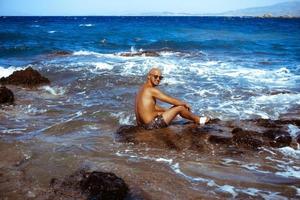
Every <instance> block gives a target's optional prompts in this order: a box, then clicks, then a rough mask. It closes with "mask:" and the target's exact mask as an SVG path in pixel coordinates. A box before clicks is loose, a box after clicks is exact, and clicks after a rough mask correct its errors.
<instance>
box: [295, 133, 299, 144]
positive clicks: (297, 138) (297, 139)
mask: <svg viewBox="0 0 300 200" xmlns="http://www.w3.org/2000/svg"><path fill="white" fill-rule="evenodd" d="M296 141H297V143H298V144H300V133H298V135H297V137H296Z"/></svg>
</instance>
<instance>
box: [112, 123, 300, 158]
mask: <svg viewBox="0 0 300 200" xmlns="http://www.w3.org/2000/svg"><path fill="white" fill-rule="evenodd" d="M295 121H297V120H289V122H293V124H294V122H295ZM288 124H289V123H287V121H280V120H277V121H272V120H263V119H262V120H242V121H227V122H225V121H220V120H211V121H210V122H209V123H208V124H206V125H205V126H198V125H195V124H185V125H183V124H179V125H178V124H173V125H171V126H169V127H167V128H163V129H156V130H150V131H147V130H144V129H143V128H141V127H136V126H121V127H120V128H119V129H118V130H117V132H116V135H117V139H118V140H119V141H120V142H130V143H133V144H146V145H148V146H151V147H155V148H162V149H171V150H172V149H173V150H177V151H182V150H185V149H190V150H195V151H198V152H210V151H212V150H218V149H219V147H222V148H223V150H225V151H226V150H229V151H230V149H245V150H246V149H249V150H257V149H259V148H260V147H264V146H265V147H276V148H280V147H285V146H289V145H291V142H292V137H291V136H290V135H289V133H288V132H287V131H285V130H286V127H287V125H288ZM299 137H300V136H299ZM299 137H298V138H297V139H296V140H298V142H299V140H300V139H299ZM224 148H225V149H224ZM220 152H221V151H220Z"/></svg>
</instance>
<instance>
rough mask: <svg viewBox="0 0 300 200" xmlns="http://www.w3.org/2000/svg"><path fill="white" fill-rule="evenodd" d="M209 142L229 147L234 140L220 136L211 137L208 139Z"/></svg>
mask: <svg viewBox="0 0 300 200" xmlns="http://www.w3.org/2000/svg"><path fill="white" fill-rule="evenodd" d="M208 141H209V142H210V143H215V144H227V145H230V144H232V138H230V137H224V136H219V135H211V136H210V137H209V138H208Z"/></svg>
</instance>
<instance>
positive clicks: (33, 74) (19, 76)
mask: <svg viewBox="0 0 300 200" xmlns="http://www.w3.org/2000/svg"><path fill="white" fill-rule="evenodd" d="M0 83H1V84H3V85H22V86H26V87H35V86H38V85H45V84H50V81H49V79H47V78H45V77H43V76H42V75H41V74H40V73H39V72H38V71H37V70H34V69H32V68H31V67H28V68H26V69H25V70H19V71H15V72H14V73H13V74H12V75H10V76H9V77H7V78H1V79H0Z"/></svg>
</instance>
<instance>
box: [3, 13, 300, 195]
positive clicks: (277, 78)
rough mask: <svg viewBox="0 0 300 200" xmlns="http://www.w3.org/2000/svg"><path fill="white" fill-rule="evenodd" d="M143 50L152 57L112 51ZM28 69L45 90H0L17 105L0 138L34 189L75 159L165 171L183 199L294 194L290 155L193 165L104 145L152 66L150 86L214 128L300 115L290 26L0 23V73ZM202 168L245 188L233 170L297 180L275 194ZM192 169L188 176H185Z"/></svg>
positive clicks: (295, 42)
mask: <svg viewBox="0 0 300 200" xmlns="http://www.w3.org/2000/svg"><path fill="white" fill-rule="evenodd" d="M143 51H151V52H155V53H157V54H159V56H146V55H136V56H124V55H123V54H124V53H131V54H133V55H134V54H136V53H139V52H143ZM27 67H33V68H34V69H37V70H38V71H40V72H41V73H42V74H43V75H44V76H46V77H47V78H49V79H50V81H51V85H49V86H41V87H38V88H36V89H33V90H30V89H25V88H21V87H16V86H8V87H9V88H10V89H11V90H13V92H14V93H15V98H16V104H15V105H14V106H9V107H6V108H5V109H2V110H1V109H0V136H1V137H0V140H1V141H2V142H3V141H9V142H13V143H12V144H14V145H17V146H18V149H21V150H22V152H23V153H24V155H26V156H27V157H28V160H30V164H28V165H26V167H25V169H23V170H25V171H26V170H27V173H29V174H30V175H31V176H32V177H31V178H32V179H34V180H37V181H36V182H34V183H35V185H34V187H35V188H39V187H43V186H44V185H46V183H47V184H48V183H49V180H48V179H47V178H45V176H44V174H43V173H45V172H46V171H47V173H48V174H53V173H54V174H55V173H56V174H58V175H63V174H67V173H68V172H69V171H70V170H73V169H75V168H76V167H75V166H78V165H79V164H78V163H82V162H83V163H84V164H87V165H92V166H93V167H95V168H97V167H98V168H101V169H104V170H109V169H117V170H120V171H119V173H120V174H126V173H127V172H128V174H129V175H128V176H131V175H132V176H133V177H135V174H134V172H133V171H134V170H135V172H139V171H143V170H144V171H145V172H144V174H146V175H149V174H151V173H158V172H157V170H158V171H159V170H161V169H164V170H165V171H163V173H162V174H160V175H159V176H166V177H169V178H170V180H172V179H173V178H174V179H176V181H174V182H173V184H175V185H176V187H175V188H178V187H182V188H183V191H185V192H187V194H190V195H191V197H197V194H198V193H199V191H200V192H201V194H203V196H201V197H202V198H208V197H210V198H211V197H212V196H213V195H215V197H216V198H219V199H222V198H235V197H238V198H240V199H243V198H246V199H247V198H248V199H252V198H253V199H254V198H262V199H286V198H297V197H298V198H299V195H300V188H299V179H300V169H299V163H300V160H299V156H300V151H299V149H297V148H295V149H293V148H290V147H288V148H285V149H281V150H274V149H271V150H270V149H268V150H265V151H264V150H263V152H264V153H262V154H263V155H261V154H259V155H258V156H260V155H261V157H255V155H253V156H248V157H247V158H245V157H244V156H241V157H234V156H233V157H221V158H220V157H215V158H214V157H213V156H211V155H210V157H209V156H208V159H204V158H203V157H201V158H199V155H192V154H189V156H188V154H186V155H185V154H180V155H179V154H176V153H174V152H160V151H158V150H155V149H152V150H151V149H148V148H145V149H136V148H135V147H133V146H131V145H122V144H119V143H116V142H115V140H114V133H115V131H116V129H117V128H118V127H119V126H121V125H134V124H135V116H134V97H135V94H136V92H137V90H138V88H139V86H140V85H141V84H143V82H144V81H145V80H146V74H147V72H148V71H149V69H151V68H152V67H158V68H160V69H161V70H162V73H163V76H164V77H165V78H164V79H163V81H162V82H161V86H159V88H160V89H161V90H162V91H164V92H165V93H167V94H169V95H171V96H174V97H176V98H179V99H182V100H184V101H186V102H188V103H189V104H190V105H191V107H192V111H193V112H194V113H196V114H199V115H206V116H210V117H212V118H219V119H221V120H225V121H226V120H246V119H247V120H248V119H259V118H263V119H272V120H277V119H282V118H289V117H295V116H296V117H299V113H300V19H299V18H291V19H285V18H254V17H154V16H149V17H133V16H132V17H122V16H119V17H117V16H116V17H109V16H107V17H84V16H77V17H76V16H72V17H0V77H7V76H9V75H10V74H12V73H13V72H14V71H15V70H20V69H25V68H27ZM159 103H161V102H159ZM161 105H162V106H169V105H167V104H164V103H161ZM178 120H179V121H180V120H181V119H178ZM289 128H290V131H291V132H292V133H296V132H299V131H300V130H299V127H297V126H292V125H291V126H289ZM120 149H121V150H120ZM120 152H123V154H121V153H120ZM270 152H272V153H270ZM249 155H252V154H249ZM159 156H160V157H159ZM27 157H26V158H27ZM48 158H49V159H48ZM208 160H209V161H210V165H207V166H206V165H205V164H204V163H206V162H208ZM156 161H157V162H156ZM219 162H220V163H219ZM153 163H154V164H153ZM199 163H200V164H199ZM201 163H202V164H203V165H202V167H203V166H204V165H205V166H206V167H207V169H214V170H221V171H222V173H220V174H221V175H222V174H223V175H222V176H225V177H226V176H227V175H228V177H232V176H233V174H234V173H233V172H229V171H228V170H229V169H228V167H232V169H235V170H236V171H238V172H237V174H238V175H237V176H239V177H240V178H241V177H242V178H241V180H244V181H245V180H246V177H243V172H244V171H243V170H248V171H247V172H249V173H252V172H253V173H262V174H268V175H273V174H276V175H281V176H284V177H286V178H292V179H293V180H294V179H296V180H298V183H297V184H294V185H292V186H291V187H287V186H286V187H287V188H286V190H284V189H282V187H281V186H280V187H281V189H279V186H278V185H276V183H275V185H272V184H273V183H270V184H266V183H265V182H259V183H257V184H256V183H255V184H254V183H253V182H251V181H252V180H251V181H248V182H247V180H248V179H247V180H246V181H245V182H243V183H241V182H235V181H233V180H231V181H232V182H230V181H229V182H226V181H224V180H223V179H218V178H216V177H217V175H215V177H206V175H205V172H204V171H205V170H204V168H201V167H199V165H201ZM183 166H185V168H184V167H183ZM224 166H225V167H224ZM273 166H274V168H272V167H273ZM200 168H201V169H202V170H203V171H201V173H198V174H196V175H197V176H196V175H195V174H193V173H191V171H189V170H188V169H200ZM133 169H134V170H133ZM130 170H132V171H130ZM239 170H240V171H239ZM33 172H36V173H33ZM202 172H203V173H202ZM146 175H145V177H144V178H145V179H147V178H149V177H151V176H150V175H149V177H146ZM229 175H230V176H229ZM140 176H142V175H140ZM245 176H246V175H245ZM247 176H248V175H247ZM135 178H136V179H137V180H138V183H140V184H143V183H144V182H143V180H140V179H139V177H135ZM229 179H230V178H228V179H227V180H229ZM270 179H271V180H273V181H274V182H276V180H277V179H276V177H275V178H274V177H273V178H270ZM149 180H152V179H150V178H149ZM199 180H206V182H205V181H204V182H201V181H200V182H199ZM150 182H151V181H150ZM43 184H44V185H43ZM148 186H149V188H148V189H146V190H147V192H149V191H150V193H151V192H153V195H154V198H153V199H155V197H158V196H160V195H162V197H161V198H162V199H182V198H181V197H182V196H180V195H182V194H181V193H174V188H172V187H171V186H172V184H160V183H158V182H156V183H153V184H152V185H151V184H149V185H148ZM148 186H147V187H148ZM160 188H162V190H163V191H164V192H162V191H161V190H160ZM148 190H149V191H148ZM197 191H198V193H197ZM278 191H279V192H278ZM21 194H23V193H20V195H21ZM156 195H157V196H156ZM176 195H179V196H176ZM193 195H194V196H193ZM195 195H196V196H195ZM224 195H225V196H224ZM21 196H22V195H21ZM17 199H18V198H17Z"/></svg>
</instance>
